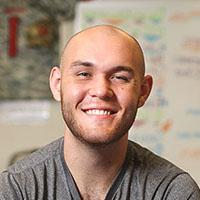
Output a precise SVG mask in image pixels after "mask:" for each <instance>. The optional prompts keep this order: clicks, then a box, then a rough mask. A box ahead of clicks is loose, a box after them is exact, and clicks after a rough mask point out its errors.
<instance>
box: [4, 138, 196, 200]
mask: <svg viewBox="0 0 200 200" xmlns="http://www.w3.org/2000/svg"><path fill="white" fill-rule="evenodd" d="M0 199H1V200H13V199H14V200H21V199H23V200H34V199H37V200H42V199H43V200H65V199H66V200H71V199H75V200H78V199H81V198H80V196H79V193H78V190H77V188H76V185H75V183H74V181H73V177H72V176H71V174H70V171H69V170H68V168H67V166H66V164H65V162H64V158H63V138H61V139H59V140H57V141H55V142H53V143H51V144H49V145H47V146H46V147H44V148H42V149H41V150H39V151H37V152H35V153H33V154H31V155H30V156H28V157H27V158H25V159H23V160H22V161H18V162H17V163H16V164H14V165H12V166H11V167H9V168H8V170H7V171H5V172H3V173H2V174H1V175H0ZM106 199H107V200H112V199H113V200H114V199H115V200H117V199H121V200H128V199H133V200H142V199H143V200H160V199H162V200H200V190H199V188H198V186H197V185H196V183H195V182H194V181H193V180H192V178H191V177H190V176H189V175H188V174H187V173H185V172H184V171H182V170H181V169H179V168H177V167H176V166H174V165H173V164H171V163H170V162H168V161H166V160H164V159H162V158H160V157H158V156H156V155H155V154H153V153H152V152H150V151H149V150H147V149H145V148H143V147H141V146H140V145H138V144H136V143H133V142H129V147H128V153H127V157H126V161H125V163H124V165H123V167H122V170H121V172H120V173H119V175H118V177H117V178H116V180H115V181H114V183H113V185H112V186H111V188H110V190H109V192H108V194H107V197H106Z"/></svg>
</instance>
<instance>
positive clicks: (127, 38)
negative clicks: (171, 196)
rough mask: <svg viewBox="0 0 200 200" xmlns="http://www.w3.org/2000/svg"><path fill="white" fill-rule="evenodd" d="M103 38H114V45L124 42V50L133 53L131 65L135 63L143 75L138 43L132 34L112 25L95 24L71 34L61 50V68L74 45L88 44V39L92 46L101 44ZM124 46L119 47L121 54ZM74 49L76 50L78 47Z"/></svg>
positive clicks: (142, 63) (141, 55)
mask: <svg viewBox="0 0 200 200" xmlns="http://www.w3.org/2000/svg"><path fill="white" fill-rule="evenodd" d="M105 38H106V39H108V41H109V40H112V39H115V41H116V42H115V45H116V46H118V45H119V44H120V43H124V48H127V49H126V50H128V51H129V50H130V52H132V54H133V65H137V67H138V68H139V70H140V71H141V75H142V76H144V73H145V62H144V56H143V52H142V49H141V47H140V45H139V43H138V42H137V40H136V39H135V38H134V37H133V36H131V35H129V34H128V33H127V32H125V31H123V30H121V29H119V28H117V27H114V26H112V25H97V26H93V27H89V28H87V29H84V30H82V31H80V32H78V33H76V34H75V35H73V36H72V37H71V38H70V39H69V40H68V42H67V44H66V46H65V48H64V50H63V53H62V56H61V63H60V66H61V68H63V67H64V66H65V63H66V60H67V59H68V56H69V55H71V54H73V53H74V52H73V50H74V47H75V46H79V47H80V46H84V45H85V46H87V45H89V44H88V41H93V45H94V46H95V45H96V46H97V44H102V45H103V43H104V42H105V41H106V39H105ZM97 48H98V47H97ZM124 48H121V53H122V54H123V53H124ZM75 49H76V48H75ZM76 50H77V51H78V49H76ZM99 50H100V49H99ZM105 50H106V49H105ZM76 53H77V52H76ZM99 53H100V51H99ZM108 53H109V52H108Z"/></svg>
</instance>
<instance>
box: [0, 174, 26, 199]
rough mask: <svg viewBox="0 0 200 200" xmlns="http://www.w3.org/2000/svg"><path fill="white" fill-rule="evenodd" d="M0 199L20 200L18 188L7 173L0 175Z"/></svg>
mask: <svg viewBox="0 0 200 200" xmlns="http://www.w3.org/2000/svg"><path fill="white" fill-rule="evenodd" d="M0 199H1V200H8V199H9V200H22V199H23V198H22V195H21V192H20V188H19V186H18V184H17V181H16V180H15V178H14V177H13V176H12V175H11V174H9V173H8V172H3V173H1V174H0Z"/></svg>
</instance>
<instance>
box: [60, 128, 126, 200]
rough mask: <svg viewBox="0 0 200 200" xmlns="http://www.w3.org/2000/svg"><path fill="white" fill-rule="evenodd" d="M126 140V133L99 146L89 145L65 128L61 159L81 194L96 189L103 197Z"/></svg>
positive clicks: (114, 172)
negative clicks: (118, 138)
mask: <svg viewBox="0 0 200 200" xmlns="http://www.w3.org/2000/svg"><path fill="white" fill-rule="evenodd" d="M127 143H128V136H127V134H126V135H124V136H123V137H122V138H121V139H120V140H118V141H116V142H115V143H112V144H109V145H105V146H103V147H91V146H89V145H87V144H84V143H82V142H80V141H79V140H78V139H76V138H75V137H74V136H73V135H72V134H71V133H69V132H68V131H66V133H65V138H64V156H65V161H66V163H67V165H68V167H69V169H70V172H71V174H72V176H73V178H74V180H75V182H76V185H77V186H78V189H79V191H80V193H81V195H83V196H84V194H86V195H89V193H90V191H93V193H95V195H96V194H97V193H98V192H99V193H100V195H101V196H102V197H105V194H106V192H107V190H108V188H109V187H110V185H111V184H112V182H113V180H114V178H115V177H116V175H117V174H118V172H119V170H120V169H121V167H122V164H123V162H124V160H125V157H126V151H127ZM97 190H98V191H97ZM87 199H89V197H87Z"/></svg>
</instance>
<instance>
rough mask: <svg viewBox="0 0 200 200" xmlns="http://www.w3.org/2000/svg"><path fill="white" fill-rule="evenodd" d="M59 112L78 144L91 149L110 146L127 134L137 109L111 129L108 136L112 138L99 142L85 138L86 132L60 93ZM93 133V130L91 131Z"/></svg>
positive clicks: (98, 140) (97, 139) (96, 139)
mask: <svg viewBox="0 0 200 200" xmlns="http://www.w3.org/2000/svg"><path fill="white" fill-rule="evenodd" d="M61 111H62V115H63V119H64V121H65V123H66V125H67V127H68V129H69V131H70V133H71V134H73V136H74V137H75V138H77V139H78V140H79V141H80V142H82V143H84V144H86V145H89V146H91V147H104V146H106V145H109V144H112V143H115V142H117V141H118V140H120V139H121V138H122V137H123V136H124V135H125V134H128V130H129V129H130V127H131V126H132V124H133V122H134V120H135V116H136V113H137V109H134V111H133V112H130V111H129V112H130V113H128V114H126V116H125V117H124V118H123V119H121V122H120V123H118V124H117V126H116V127H115V128H113V130H112V132H109V133H108V134H110V135H112V137H109V138H107V139H106V140H100V139H99V138H98V137H96V138H95V140H94V139H92V140H91V139H89V138H88V137H87V131H90V130H85V129H84V127H81V126H80V124H79V123H78V121H77V120H76V119H75V117H74V114H73V109H72V107H71V103H65V101H64V97H63V95H62V93H61ZM91 131H93V132H95V130H91ZM94 134H95V133H94Z"/></svg>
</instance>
